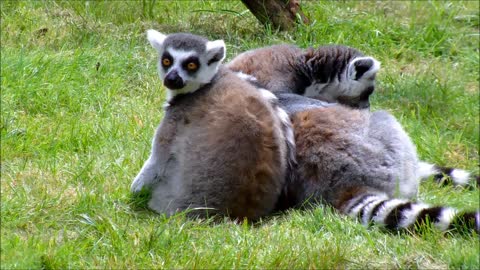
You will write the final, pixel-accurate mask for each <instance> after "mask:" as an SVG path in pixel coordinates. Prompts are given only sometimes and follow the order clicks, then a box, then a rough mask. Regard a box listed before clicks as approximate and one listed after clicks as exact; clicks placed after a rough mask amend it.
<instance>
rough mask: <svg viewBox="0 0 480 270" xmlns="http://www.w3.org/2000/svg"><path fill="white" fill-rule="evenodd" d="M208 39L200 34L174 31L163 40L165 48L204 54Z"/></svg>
mask: <svg viewBox="0 0 480 270" xmlns="http://www.w3.org/2000/svg"><path fill="white" fill-rule="evenodd" d="M207 42H208V40H207V39H206V38H204V37H202V36H197V35H192V34H189V33H175V34H171V35H168V36H167V38H166V39H165V41H164V47H165V48H172V49H176V50H184V51H195V52H197V53H198V54H204V53H205V51H206V46H205V44H207Z"/></svg>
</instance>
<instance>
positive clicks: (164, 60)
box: [162, 58, 172, 67]
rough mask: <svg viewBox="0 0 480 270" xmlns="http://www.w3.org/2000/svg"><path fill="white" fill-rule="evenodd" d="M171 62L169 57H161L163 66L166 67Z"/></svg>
mask: <svg viewBox="0 0 480 270" xmlns="http://www.w3.org/2000/svg"><path fill="white" fill-rule="evenodd" d="M171 64H172V61H170V59H168V58H163V59H162V65H163V66H165V67H168V66H170V65H171Z"/></svg>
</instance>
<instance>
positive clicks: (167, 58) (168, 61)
mask: <svg viewBox="0 0 480 270" xmlns="http://www.w3.org/2000/svg"><path fill="white" fill-rule="evenodd" d="M160 63H161V64H162V67H163V68H164V69H165V70H167V69H168V68H169V67H171V66H172V65H173V57H172V56H171V55H170V53H168V52H164V53H163V55H162V58H161V59H160Z"/></svg>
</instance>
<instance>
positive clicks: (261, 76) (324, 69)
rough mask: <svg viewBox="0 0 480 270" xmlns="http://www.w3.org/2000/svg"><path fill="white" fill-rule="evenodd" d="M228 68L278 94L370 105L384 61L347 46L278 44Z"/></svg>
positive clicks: (247, 55) (243, 57) (239, 59)
mask: <svg viewBox="0 0 480 270" xmlns="http://www.w3.org/2000/svg"><path fill="white" fill-rule="evenodd" d="M228 67H229V68H230V69H232V70H233V71H237V72H241V73H244V74H247V75H249V76H251V77H250V79H251V80H252V81H254V82H255V83H257V84H258V85H260V86H262V87H264V88H267V89H269V90H271V91H272V92H274V93H279V92H286V93H295V94H300V95H304V96H307V97H312V98H316V99H320V100H324V101H327V102H339V103H342V104H345V105H348V106H351V107H355V108H368V107H369V105H370V103H369V96H370V95H371V94H372V93H373V91H374V89H375V76H376V73H377V72H378V70H379V68H380V63H379V62H378V61H377V60H375V59H374V58H372V57H366V56H363V54H362V53H361V52H360V51H358V50H356V49H354V48H350V47H345V46H323V47H319V48H317V49H312V48H309V49H307V50H302V49H300V48H298V47H295V46H291V45H275V46H271V47H265V48H260V49H255V50H252V51H247V52H244V53H242V54H240V55H238V56H237V57H235V58H234V59H233V60H232V61H231V62H230V63H229V64H228Z"/></svg>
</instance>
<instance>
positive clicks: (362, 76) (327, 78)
mask: <svg viewBox="0 0 480 270" xmlns="http://www.w3.org/2000/svg"><path fill="white" fill-rule="evenodd" d="M304 61H305V62H306V63H307V65H306V68H307V71H306V73H308V74H310V77H311V80H312V84H311V85H310V86H308V87H306V89H305V94H304V95H305V96H307V97H313V98H318V99H321V100H324V101H328V102H339V103H342V104H345V105H348V106H351V107H357V108H368V107H369V106H370V102H369V97H370V95H371V94H372V93H373V91H374V90H375V77H376V74H377V73H378V71H379V69H380V62H378V61H377V60H376V59H375V58H373V57H370V56H363V54H362V53H361V52H359V51H358V50H356V49H354V48H350V47H345V46H325V47H320V48H319V49H317V50H312V49H311V50H308V51H307V53H306V54H305V60H304Z"/></svg>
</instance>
